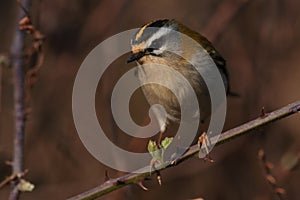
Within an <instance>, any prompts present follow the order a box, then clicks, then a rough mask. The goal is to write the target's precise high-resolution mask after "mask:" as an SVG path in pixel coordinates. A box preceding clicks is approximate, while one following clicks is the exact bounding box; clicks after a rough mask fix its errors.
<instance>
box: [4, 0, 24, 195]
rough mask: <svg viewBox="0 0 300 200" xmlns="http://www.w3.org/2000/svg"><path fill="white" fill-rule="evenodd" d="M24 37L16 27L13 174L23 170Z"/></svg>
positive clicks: (15, 182) (15, 186)
mask: <svg viewBox="0 0 300 200" xmlns="http://www.w3.org/2000/svg"><path fill="white" fill-rule="evenodd" d="M21 4H22V5H23V8H24V9H26V10H28V8H29V0H22V1H21ZM24 15H25V13H24V12H20V13H19V19H22V18H23V17H24ZM24 37H25V33H24V32H23V31H21V30H19V27H18V28H17V29H16V32H15V36H14V39H13V44H12V48H11V55H12V69H13V76H14V108H15V137H14V153H13V154H14V155H13V162H12V168H13V169H12V171H13V172H12V174H20V173H22V171H23V156H24V154H23V150H24V132H25V106H24V97H25V91H24V88H25V85H24V84H25V82H24V73H25V72H24V57H23V49H24ZM18 183H19V180H18V179H14V180H13V181H12V190H11V193H10V197H9V199H10V200H17V199H18V198H19V190H18Z"/></svg>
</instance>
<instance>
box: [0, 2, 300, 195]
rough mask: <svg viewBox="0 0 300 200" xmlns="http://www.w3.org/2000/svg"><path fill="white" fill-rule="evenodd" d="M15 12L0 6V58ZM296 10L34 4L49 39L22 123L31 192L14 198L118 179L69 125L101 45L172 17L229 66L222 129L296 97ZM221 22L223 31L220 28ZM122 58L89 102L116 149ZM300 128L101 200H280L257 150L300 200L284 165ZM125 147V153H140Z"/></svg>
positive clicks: (2, 149)
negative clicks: (115, 105)
mask: <svg viewBox="0 0 300 200" xmlns="http://www.w3.org/2000/svg"><path fill="white" fill-rule="evenodd" d="M18 10H19V7H18V6H17V4H16V2H15V1H11V0H1V1H0V15H1V17H0V53H1V54H7V53H9V49H10V45H11V43H12V38H13V35H14V30H15V27H16V24H17V12H18ZM299 11H300V1H297V0H289V1H282V0H265V1H262V0H252V1H246V0H223V1H220V0H206V1H197V0H190V1H179V0H172V1H171V0H152V1H138V0H128V1H121V0H120V1H109V0H102V1H96V0H77V1H71V0H40V1H34V2H33V4H32V11H31V13H32V17H33V22H34V24H35V25H37V27H38V28H39V29H40V30H41V31H42V32H43V33H44V34H45V35H46V37H47V40H46V42H45V45H44V49H43V50H44V53H45V61H44V64H43V67H42V69H41V71H40V73H39V80H38V82H37V83H36V85H35V86H34V88H33V89H32V92H31V95H32V103H31V109H32V111H31V114H30V117H29V120H28V121H27V124H26V144H25V167H26V168H28V169H29V170H30V171H29V173H28V175H27V178H28V180H30V181H31V182H32V183H34V184H35V186H36V188H35V190H34V191H33V192H30V193H24V194H22V196H21V199H24V200H26V199H65V198H67V197H70V196H73V195H75V194H78V193H80V192H83V191H85V190H87V189H90V188H92V187H95V186H97V185H99V184H101V183H102V182H103V180H104V173H105V170H108V172H109V174H110V176H111V177H117V176H121V175H122V173H120V172H116V171H114V170H113V169H110V168H108V167H106V166H104V165H102V164H101V163H100V162H98V161H97V160H96V159H94V158H93V157H92V156H91V155H90V154H89V153H88V152H87V150H86V149H85V147H84V146H83V144H82V143H81V141H80V139H79V137H78V135H77V132H76V130H75V126H74V123H73V118H72V109H71V100H72V99H71V97H72V87H73V82H74V79H75V76H76V73H77V70H78V68H79V66H80V64H81V62H82V61H83V59H84V57H85V56H86V55H87V54H88V52H89V51H90V50H91V49H92V48H93V47H94V46H96V45H97V44H98V43H99V42H101V41H103V40H104V39H106V38H108V37H109V36H112V35H114V34H117V33H119V32H121V31H124V30H127V29H130V28H136V27H140V26H141V25H143V24H145V23H147V22H149V21H151V20H154V19H159V18H174V19H177V20H178V21H180V22H182V23H183V24H185V25H187V26H189V27H190V28H192V29H194V30H196V31H199V32H201V33H202V34H204V35H205V36H206V37H207V38H209V39H211V40H213V43H214V46H215V47H216V48H217V49H218V50H219V51H220V52H221V54H222V55H223V56H224V58H225V59H226V60H227V63H228V70H229V73H230V78H231V80H230V82H231V85H232V88H233V90H234V91H235V92H237V93H239V94H240V96H241V97H240V98H229V100H228V113H227V120H226V125H225V128H224V130H227V129H229V128H232V127H234V126H237V125H239V124H242V123H243V122H246V121H248V120H250V119H253V118H255V117H257V116H258V115H259V114H260V110H261V108H262V107H263V106H264V107H265V109H266V111H272V110H273V109H276V108H279V107H281V106H284V105H286V104H288V103H291V102H293V101H295V100H299V99H300V92H299V86H300V56H299V55H300V37H299V35H300V14H299V13H300V12H299ZM226 16H229V18H230V19H229V21H228V23H225V24H221V25H220V24H218V23H219V21H221V22H222V20H223V19H224V18H225V17H226ZM125 59H126V57H124V58H123V57H122V58H120V59H119V61H117V62H116V63H115V64H113V66H112V68H111V70H109V71H108V72H107V74H106V76H105V77H104V78H103V79H102V80H101V82H100V84H99V88H98V91H97V98H96V100H97V111H98V114H101V116H105V117H104V118H102V119H99V120H100V121H101V123H102V124H103V125H104V126H105V127H106V130H107V131H108V132H109V133H110V138H111V139H112V140H114V141H119V142H120V145H121V146H124V144H128V140H129V139H128V138H127V137H125V136H122V134H119V135H121V136H119V135H118V133H119V130H118V129H117V128H116V127H115V126H114V123H113V122H112V120H111V114H110V112H109V110H108V105H109V104H108V103H109V101H110V99H109V95H110V91H111V89H112V87H113V85H112V83H113V82H114V81H115V80H117V78H118V77H119V76H120V74H122V72H123V73H124V72H125V71H126V70H128V69H130V68H131V67H132V66H133V65H126V64H124V63H125V62H124V61H125ZM2 73H3V74H2V76H3V81H2V99H1V102H2V103H1V108H2V109H1V113H0V117H1V118H0V180H3V179H4V178H5V177H6V176H8V175H10V173H11V172H10V167H9V166H7V165H5V161H6V160H11V159H12V139H13V116H14V113H13V81H12V73H11V68H8V67H3V69H2ZM138 96H139V95H138ZM140 99H141V101H143V99H142V98H140ZM137 102H138V101H137ZM140 105H142V103H141V104H138V105H136V107H134V106H133V108H132V109H140V107H141V106H140ZM142 114H144V115H146V114H147V113H146V112H145V113H142ZM299 120H300V116H299V115H295V116H293V117H290V118H288V119H284V120H282V121H279V122H276V123H274V124H272V125H268V126H267V127H264V128H263V129H260V130H258V131H255V132H253V134H250V135H247V136H243V137H240V138H238V139H236V140H234V141H231V142H229V143H227V144H225V145H221V146H219V147H217V148H215V149H214V150H213V152H212V154H211V156H212V157H213V158H214V159H215V161H216V162H215V163H207V162H204V161H202V160H198V159H192V160H189V161H187V162H185V163H183V164H181V165H179V166H177V167H175V168H172V169H168V170H166V171H164V172H163V173H162V178H163V185H162V186H158V183H157V181H156V180H155V178H152V180H150V181H146V182H145V186H147V187H148V188H149V191H148V192H145V191H143V190H142V189H140V188H139V187H138V186H136V185H133V186H129V187H126V188H124V189H121V190H119V191H117V192H113V193H111V194H109V195H107V196H105V197H104V198H101V199H149V200H150V199H195V198H199V197H202V198H204V199H205V200H206V199H208V200H214V199H230V200H232V199H254V200H262V199H277V196H276V195H274V193H273V192H272V189H271V187H270V186H269V185H268V183H267V181H266V179H265V174H264V170H263V167H262V165H261V163H260V161H259V160H258V158H257V152H258V149H260V148H263V149H264V150H265V151H266V155H267V158H268V160H270V161H271V162H272V163H273V164H274V169H273V173H274V175H275V177H276V178H277V179H278V180H277V183H278V185H280V186H281V187H283V188H284V189H285V190H286V193H287V194H286V197H287V199H299V197H300V190H299V187H300V181H299V180H300V169H299V168H297V166H296V167H295V168H293V169H290V168H287V167H285V166H286V165H287V164H289V161H286V160H288V159H287V158H289V157H292V158H294V157H296V156H297V155H299V152H300V146H299V144H300V125H299ZM120 138H121V139H120ZM129 144H130V147H127V148H129V149H131V148H132V149H135V148H143V147H141V144H137V143H136V142H130V143H129ZM8 194H9V187H5V188H2V189H1V190H0V199H7V198H8Z"/></svg>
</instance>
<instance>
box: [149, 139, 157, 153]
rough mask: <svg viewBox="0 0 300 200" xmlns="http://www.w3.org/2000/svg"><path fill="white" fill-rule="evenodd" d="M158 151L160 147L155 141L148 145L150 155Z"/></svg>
mask: <svg viewBox="0 0 300 200" xmlns="http://www.w3.org/2000/svg"><path fill="white" fill-rule="evenodd" d="M157 149H158V146H157V144H156V142H155V141H152V140H150V141H149V143H148V151H149V153H153V152H155V151H156V150H157Z"/></svg>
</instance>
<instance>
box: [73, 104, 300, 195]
mask: <svg viewBox="0 0 300 200" xmlns="http://www.w3.org/2000/svg"><path fill="white" fill-rule="evenodd" d="M299 111H300V101H296V102H294V103H291V104H289V105H287V106H285V107H282V108H280V109H278V110H275V111H273V112H271V113H266V112H264V116H263V117H261V116H260V117H258V118H257V119H255V120H252V121H249V122H247V123H245V124H243V125H241V126H238V127H236V128H233V129H231V130H228V131H226V132H224V133H223V134H222V135H221V136H220V138H219V140H218V142H217V144H216V145H220V144H223V143H225V142H228V141H230V140H232V139H233V138H235V137H238V136H241V135H243V134H246V133H249V132H250V131H252V130H255V129H257V128H260V127H262V126H263V125H266V124H269V123H271V122H274V121H277V120H279V119H282V118H285V117H288V116H290V115H292V114H295V113H298V112H299ZM198 153H199V147H198V145H194V146H192V147H190V148H189V150H188V151H187V152H186V153H185V154H184V155H182V156H181V157H180V158H178V159H177V160H176V163H174V162H171V163H168V164H167V165H166V167H165V168H162V169H160V170H158V171H162V170H164V169H166V168H169V167H173V166H175V165H178V164H180V163H181V162H183V161H185V160H188V159H190V158H192V157H195V156H198ZM150 175H151V174H150V172H145V173H142V174H135V173H130V174H127V175H125V176H122V177H119V178H115V179H110V180H108V181H106V182H105V183H103V184H102V185H100V186H98V187H95V188H93V189H91V190H89V191H86V192H84V193H82V194H79V195H77V196H74V197H71V198H70V199H69V200H79V199H80V200H91V199H95V198H98V197H100V196H103V195H105V194H108V193H110V192H112V191H114V190H117V189H119V188H121V187H124V186H125V185H129V184H135V183H139V182H140V181H141V180H143V179H145V178H146V177H149V176H150Z"/></svg>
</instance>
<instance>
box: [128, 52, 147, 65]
mask: <svg viewBox="0 0 300 200" xmlns="http://www.w3.org/2000/svg"><path fill="white" fill-rule="evenodd" d="M144 55H145V52H143V51H140V52H137V53H133V54H132V55H131V56H130V58H129V59H128V60H127V63H130V62H133V61H136V60H139V59H140V58H142V57H143V56H144Z"/></svg>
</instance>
